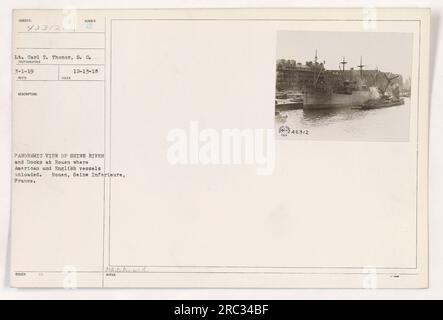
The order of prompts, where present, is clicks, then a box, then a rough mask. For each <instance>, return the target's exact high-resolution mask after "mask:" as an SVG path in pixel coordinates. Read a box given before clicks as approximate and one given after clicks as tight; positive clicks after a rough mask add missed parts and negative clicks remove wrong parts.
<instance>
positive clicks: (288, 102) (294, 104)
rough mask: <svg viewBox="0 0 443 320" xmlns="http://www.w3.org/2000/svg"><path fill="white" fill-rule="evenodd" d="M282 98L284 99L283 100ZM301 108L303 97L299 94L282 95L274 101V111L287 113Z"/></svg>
mask: <svg viewBox="0 0 443 320" xmlns="http://www.w3.org/2000/svg"><path fill="white" fill-rule="evenodd" d="M283 97H284V98H283ZM302 108H303V95H302V94H301V93H296V94H294V95H291V94H286V93H285V94H283V95H280V96H279V97H277V98H276V99H275V110H279V111H287V110H296V109H302Z"/></svg>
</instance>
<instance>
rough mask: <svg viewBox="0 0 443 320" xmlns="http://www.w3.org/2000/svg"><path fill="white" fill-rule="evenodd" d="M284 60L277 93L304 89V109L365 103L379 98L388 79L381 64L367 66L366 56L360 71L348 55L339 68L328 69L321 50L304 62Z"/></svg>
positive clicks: (359, 66)
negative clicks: (382, 86)
mask: <svg viewBox="0 0 443 320" xmlns="http://www.w3.org/2000/svg"><path fill="white" fill-rule="evenodd" d="M289 61H291V60H289ZM284 62H285V63H281V64H280V65H279V64H278V65H277V90H278V89H280V92H278V93H277V94H278V95H279V96H282V92H283V89H286V90H288V89H289V90H290V89H292V90H300V91H301V92H302V100H303V109H321V108H338V107H352V106H361V105H364V104H366V103H368V102H369V101H372V100H374V99H377V98H379V89H378V86H379V85H381V84H384V83H385V82H386V81H385V80H384V79H383V78H381V79H380V77H378V75H379V73H383V72H381V71H379V70H378V68H377V69H376V70H363V68H364V67H365V66H364V65H363V61H362V57H360V65H358V66H357V67H358V68H359V69H360V70H359V73H358V70H354V68H350V69H349V70H346V64H347V63H348V62H347V61H346V59H345V57H343V60H342V61H340V62H339V69H338V70H327V69H326V68H325V64H326V62H325V61H323V62H319V59H318V56H317V51H315V57H314V60H313V61H307V62H306V63H305V64H304V65H303V64H301V63H296V62H294V63H289V64H288V61H284ZM383 74H384V73H383ZM377 77H378V78H377ZM396 77H398V75H396ZM278 91H279V90H278Z"/></svg>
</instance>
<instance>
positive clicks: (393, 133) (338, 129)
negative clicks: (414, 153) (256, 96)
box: [275, 98, 410, 141]
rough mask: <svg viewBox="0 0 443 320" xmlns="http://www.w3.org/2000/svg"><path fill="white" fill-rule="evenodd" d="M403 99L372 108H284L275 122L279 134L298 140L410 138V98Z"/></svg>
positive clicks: (278, 135) (397, 139) (402, 139)
mask: <svg viewBox="0 0 443 320" xmlns="http://www.w3.org/2000/svg"><path fill="white" fill-rule="evenodd" d="M404 100H405V103H404V104H403V105H400V106H395V107H388V108H380V109H372V110H362V109H358V108H353V107H343V108H329V109H314V110H312V109H311V110H303V109H299V110H290V111H282V112H281V114H282V115H283V116H282V117H276V121H275V129H276V132H277V137H278V138H279V139H298V140H310V139H315V140H342V141H348V140H357V141H408V140H409V119H410V99H409V98H404ZM285 115H287V118H286V116H285ZM282 127H284V128H282ZM288 129H289V130H288Z"/></svg>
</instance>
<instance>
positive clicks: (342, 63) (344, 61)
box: [340, 57, 348, 73]
mask: <svg viewBox="0 0 443 320" xmlns="http://www.w3.org/2000/svg"><path fill="white" fill-rule="evenodd" d="M347 63H348V62H347V61H346V60H345V57H343V61H342V62H340V64H341V65H343V68H342V71H343V73H344V72H345V65H346V64H347Z"/></svg>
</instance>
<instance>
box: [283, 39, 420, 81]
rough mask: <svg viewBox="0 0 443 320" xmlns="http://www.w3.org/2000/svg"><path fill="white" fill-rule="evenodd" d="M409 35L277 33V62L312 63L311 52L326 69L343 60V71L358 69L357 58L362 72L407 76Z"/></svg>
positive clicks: (408, 71)
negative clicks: (369, 71) (291, 60)
mask: <svg viewBox="0 0 443 320" xmlns="http://www.w3.org/2000/svg"><path fill="white" fill-rule="evenodd" d="M412 40H413V34H412V33H393V32H329V31H321V32H319V31H278V33H277V59H294V60H297V62H301V63H305V62H306V61H310V60H314V55H315V49H317V52H318V59H319V62H323V61H326V69H338V68H339V62H340V61H341V60H342V59H343V56H344V57H345V58H346V61H348V64H347V65H346V69H347V70H349V68H351V67H353V68H354V69H358V68H357V66H358V65H359V64H360V56H362V57H363V65H365V66H366V67H365V68H364V69H375V68H376V67H378V68H379V70H380V71H384V72H393V73H397V74H401V75H402V76H403V77H404V78H408V77H410V75H411V68H412Z"/></svg>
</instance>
